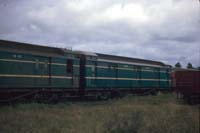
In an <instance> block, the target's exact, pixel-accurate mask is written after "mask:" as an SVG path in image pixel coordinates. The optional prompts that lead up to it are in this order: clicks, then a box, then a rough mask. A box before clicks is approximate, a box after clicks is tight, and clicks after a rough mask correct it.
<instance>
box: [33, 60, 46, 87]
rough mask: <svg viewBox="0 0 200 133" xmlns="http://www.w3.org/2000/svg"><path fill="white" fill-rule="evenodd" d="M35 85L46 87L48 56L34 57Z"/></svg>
mask: <svg viewBox="0 0 200 133" xmlns="http://www.w3.org/2000/svg"><path fill="white" fill-rule="evenodd" d="M34 77H35V78H34V79H35V86H37V87H46V86H47V85H48V84H49V66H48V58H42V57H39V58H37V59H35V74H34Z"/></svg>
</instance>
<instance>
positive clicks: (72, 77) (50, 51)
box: [0, 40, 171, 101]
mask: <svg viewBox="0 0 200 133" xmlns="http://www.w3.org/2000/svg"><path fill="white" fill-rule="evenodd" d="M170 71H171V69H170V67H169V65H166V64H164V63H162V62H158V61H151V60H144V59H137V58H128V57H122V56H114V55H107V54H101V53H92V52H84V51H73V50H67V49H63V48H57V47H49V46H39V45H33V44H27V43H21V42H13V41H6V40H0V101H13V100H17V99H22V98H27V97H28V99H37V98H43V99H56V98H60V97H67V96H80V97H84V96H89V95H94V96H97V97H102V98H107V97H112V96H117V95H122V94H126V93H146V92H151V93H152V92H156V91H158V90H169V89H170V86H171V77H170Z"/></svg>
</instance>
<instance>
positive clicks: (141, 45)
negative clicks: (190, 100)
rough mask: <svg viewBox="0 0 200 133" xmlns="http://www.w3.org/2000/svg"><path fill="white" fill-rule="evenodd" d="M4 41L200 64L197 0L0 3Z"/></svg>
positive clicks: (6, 0)
mask: <svg viewBox="0 0 200 133" xmlns="http://www.w3.org/2000/svg"><path fill="white" fill-rule="evenodd" d="M0 39H3V40H12V41H19V42H26V43H33V44H38V45H45V46H46V45H47V46H53V47H61V48H72V49H73V50H82V51H90V52H99V53H104V54H113V55H120V56H127V57H134V58H142V59H149V60H156V61H161V62H164V63H166V64H170V65H174V64H175V63H176V62H180V63H181V64H182V66H183V67H185V66H186V65H187V63H188V62H191V63H192V64H193V66H195V67H196V66H200V2H199V1H198V0H139V1H138V0H59V1H57V0H0Z"/></svg>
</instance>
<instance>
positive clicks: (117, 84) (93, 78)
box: [84, 53, 170, 91]
mask: <svg viewBox="0 0 200 133" xmlns="http://www.w3.org/2000/svg"><path fill="white" fill-rule="evenodd" d="M84 80H85V90H86V91H93V90H120V91H123V90H124V91H126V90H129V91H134V90H149V89H164V90H168V89H169V88H170V68H169V67H168V66H166V65H165V64H163V63H161V62H156V61H149V60H141V59H134V58H127V57H120V56H113V55H105V54H96V55H91V54H88V53H85V79H84Z"/></svg>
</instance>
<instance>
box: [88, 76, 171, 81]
mask: <svg viewBox="0 0 200 133" xmlns="http://www.w3.org/2000/svg"><path fill="white" fill-rule="evenodd" d="M86 79H105V80H146V81H169V80H167V79H144V78H142V79H139V78H110V77H86Z"/></svg>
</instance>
